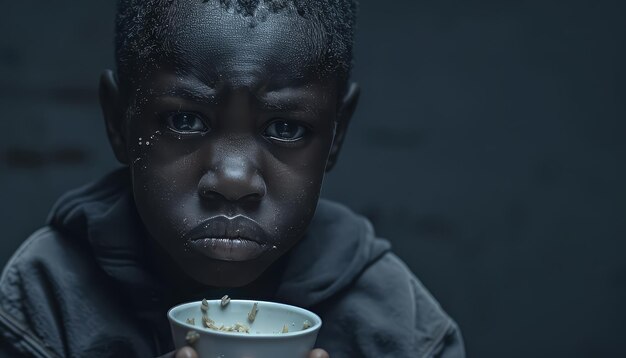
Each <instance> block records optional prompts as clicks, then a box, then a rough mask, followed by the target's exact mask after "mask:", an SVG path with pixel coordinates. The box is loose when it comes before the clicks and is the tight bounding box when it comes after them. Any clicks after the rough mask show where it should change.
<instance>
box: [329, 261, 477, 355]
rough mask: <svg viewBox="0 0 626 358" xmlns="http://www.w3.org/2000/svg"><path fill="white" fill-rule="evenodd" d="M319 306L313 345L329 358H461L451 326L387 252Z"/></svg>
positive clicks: (455, 330)
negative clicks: (321, 324)
mask: <svg viewBox="0 0 626 358" xmlns="http://www.w3.org/2000/svg"><path fill="white" fill-rule="evenodd" d="M325 306H326V310H327V311H326V312H325V314H324V316H325V317H324V318H325V319H324V324H325V325H326V326H325V327H322V332H320V339H319V340H318V342H320V341H321V342H323V344H322V347H323V348H327V349H328V350H329V351H330V352H331V356H333V357H352V356H359V357H442V358H461V357H465V353H464V349H463V343H462V338H461V335H460V331H459V329H458V327H457V325H456V324H455V322H454V321H453V320H452V319H451V318H450V317H449V316H448V315H447V314H446V313H445V312H444V311H443V309H442V308H441V307H440V305H439V304H438V303H437V301H436V300H435V299H434V298H433V296H432V295H431V294H430V293H429V292H428V291H427V289H426V288H425V287H424V286H423V285H422V283H421V282H420V281H419V280H418V279H417V278H416V277H415V276H414V275H413V274H412V273H411V271H410V270H409V269H408V267H407V266H406V265H405V264H404V263H403V262H402V261H401V260H400V259H399V258H398V257H397V256H396V255H394V254H393V253H391V252H388V253H386V254H385V255H383V256H382V257H381V258H380V259H379V260H377V261H376V262H375V263H373V264H371V265H370V266H369V267H368V268H367V269H366V270H365V271H364V272H363V273H362V275H361V276H360V277H359V279H358V280H357V281H355V283H354V285H352V287H350V289H348V290H346V291H345V292H344V293H343V294H342V295H340V296H339V297H337V299H336V300H333V302H329V303H327V304H326V305H325ZM340 337H341V338H340Z"/></svg>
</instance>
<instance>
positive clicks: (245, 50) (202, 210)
mask: <svg viewBox="0 0 626 358" xmlns="http://www.w3.org/2000/svg"><path fill="white" fill-rule="evenodd" d="M174 16H175V19H174V20H175V21H170V23H173V24H176V25H175V28H173V31H172V33H171V34H170V35H169V39H168V40H169V41H170V42H169V44H170V46H171V47H172V48H173V49H174V50H175V51H173V52H174V53H175V54H176V55H175V56H174V55H170V56H165V58H161V59H159V61H158V66H155V67H150V66H146V67H145V68H142V70H141V71H142V72H141V73H140V76H138V77H139V78H140V81H138V83H137V84H136V85H135V87H134V88H132V89H126V90H124V89H123V88H121V86H120V83H119V82H118V79H117V78H116V76H115V75H114V74H113V73H112V72H111V71H107V72H105V73H104V74H103V76H102V79H101V87H100V91H101V102H102V107H103V111H104V114H105V119H106V122H107V130H108V134H109V139H110V141H111V144H112V146H113V149H114V152H115V154H116V156H117V158H118V160H120V161H121V162H122V163H125V164H127V165H128V166H129V167H130V170H131V173H132V185H133V192H134V197H135V202H136V205H137V209H138V212H139V214H140V217H141V219H142V220H143V222H144V224H145V227H146V229H147V231H148V233H149V234H150V236H151V239H153V240H154V242H156V243H158V245H156V246H157V247H158V248H159V249H158V251H160V252H162V253H164V254H163V255H164V259H163V260H162V261H158V262H159V264H158V265H159V266H161V267H160V269H161V270H163V271H166V272H178V271H182V272H183V273H184V274H186V275H187V276H188V277H191V278H192V279H193V280H194V281H196V282H198V283H200V284H203V285H209V286H214V287H239V286H244V285H248V284H249V283H251V282H253V281H254V280H255V279H257V278H258V277H259V276H260V275H261V274H262V273H263V272H264V271H265V270H266V269H267V268H268V267H269V266H270V265H271V264H272V263H274V262H276V260H277V259H278V258H280V257H281V256H282V255H284V254H285V253H286V252H287V251H288V250H289V249H290V248H292V247H293V245H295V244H296V243H297V242H298V241H299V240H300V239H301V238H302V237H303V235H304V234H305V231H306V228H307V226H308V225H309V223H310V221H311V218H312V216H313V214H314V211H315V207H316V205H317V201H318V199H319V193H320V189H321V185H322V180H323V177H324V173H325V172H326V171H327V170H329V169H330V168H332V166H333V165H334V163H335V161H336V158H337V155H338V153H339V149H340V148H341V144H342V142H343V138H344V136H345V132H346V129H347V125H348V122H349V119H350V117H351V115H352V113H353V111H354V108H355V106H356V103H357V99H358V92H359V91H358V87H357V86H356V85H352V86H350V87H349V90H348V91H346V92H345V93H341V94H340V93H339V92H340V91H339V89H340V84H339V83H338V81H337V77H336V76H333V75H321V72H320V71H319V53H320V51H321V50H320V49H322V48H323V45H324V42H323V41H320V36H315V35H314V34H317V33H318V32H317V30H316V26H314V24H312V23H310V22H308V21H307V20H305V19H303V18H301V17H299V16H297V15H294V14H289V13H279V14H269V15H268V17H267V18H266V19H265V20H264V21H259V22H258V23H256V24H255V25H254V26H250V19H249V18H243V17H242V16H240V15H238V14H234V13H230V12H226V11H225V10H223V9H222V8H220V7H219V6H217V5H211V4H210V3H209V4H206V3H202V2H193V3H190V4H185V5H183V6H182V7H181V8H180V9H178V11H177V12H176V14H175V15H174ZM127 114H129V115H127ZM126 118H127V119H126ZM328 250H332V247H329V248H328Z"/></svg>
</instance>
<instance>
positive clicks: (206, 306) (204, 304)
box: [200, 298, 209, 312]
mask: <svg viewBox="0 0 626 358" xmlns="http://www.w3.org/2000/svg"><path fill="white" fill-rule="evenodd" d="M200 310H201V311H202V312H206V311H208V310H209V301H207V300H206V298H203V299H202V305H200Z"/></svg>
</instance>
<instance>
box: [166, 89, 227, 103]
mask: <svg viewBox="0 0 626 358" xmlns="http://www.w3.org/2000/svg"><path fill="white" fill-rule="evenodd" d="M154 94H155V95H156V96H157V97H179V98H184V99H188V100H190V101H194V102H215V90H213V89H212V88H210V87H205V89H203V90H200V89H199V88H194V87H172V88H168V89H164V90H160V91H156V92H154Z"/></svg>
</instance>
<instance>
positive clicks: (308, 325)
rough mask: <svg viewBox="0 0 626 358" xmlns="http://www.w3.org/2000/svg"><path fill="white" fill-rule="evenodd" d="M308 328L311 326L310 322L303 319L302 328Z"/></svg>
mask: <svg viewBox="0 0 626 358" xmlns="http://www.w3.org/2000/svg"><path fill="white" fill-rule="evenodd" d="M309 328H311V322H309V320H305V321H304V323H303V324H302V330H305V329H309Z"/></svg>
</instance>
